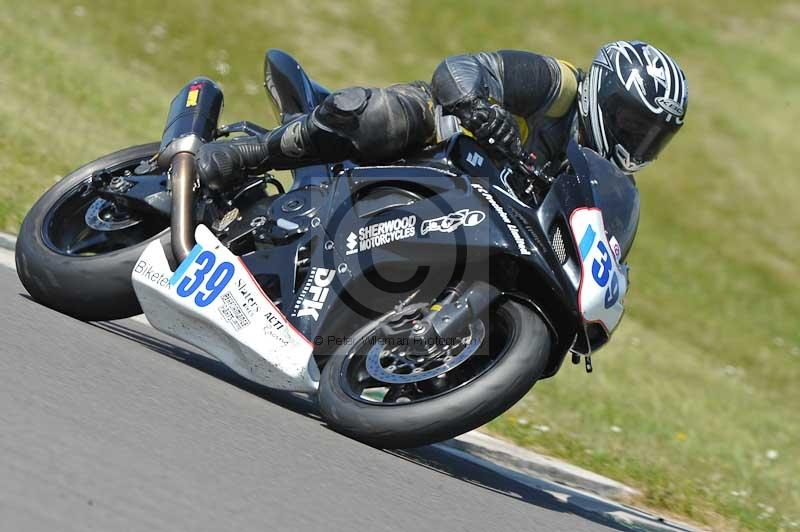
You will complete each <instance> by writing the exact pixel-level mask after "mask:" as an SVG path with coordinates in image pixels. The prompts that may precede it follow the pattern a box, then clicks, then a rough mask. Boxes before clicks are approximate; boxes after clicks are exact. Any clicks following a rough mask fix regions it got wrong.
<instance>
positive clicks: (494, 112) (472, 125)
mask: <svg viewBox="0 0 800 532" xmlns="http://www.w3.org/2000/svg"><path fill="white" fill-rule="evenodd" d="M466 126H467V128H468V129H469V130H470V131H472V133H473V135H475V138H476V139H477V140H478V142H479V143H480V144H481V145H482V146H483V147H484V148H486V149H487V150H489V151H490V152H492V153H494V154H495V155H500V156H503V157H507V158H509V159H512V160H519V159H521V158H522V157H523V151H522V139H521V137H520V131H519V125H518V124H517V120H516V119H515V118H514V115H512V114H511V113H510V112H508V111H507V110H505V109H503V108H502V107H500V106H499V105H497V104H494V105H489V104H488V103H487V102H484V101H480V100H479V101H477V102H475V103H474V104H473V105H472V112H471V113H470V115H469V117H468V118H467V120H466Z"/></svg>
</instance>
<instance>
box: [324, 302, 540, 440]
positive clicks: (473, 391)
mask: <svg viewBox="0 0 800 532" xmlns="http://www.w3.org/2000/svg"><path fill="white" fill-rule="evenodd" d="M492 319H493V320H494V319H505V320H508V322H509V324H510V325H511V327H510V328H509V329H508V330H509V331H510V333H509V335H508V338H507V340H506V347H505V352H504V354H503V355H502V356H501V357H500V358H499V359H498V360H497V362H495V363H494V365H493V366H491V367H490V368H489V369H488V370H487V371H485V372H484V373H482V374H480V375H478V376H477V377H476V378H475V379H474V380H472V381H469V382H467V383H466V384H464V385H463V386H460V387H458V388H456V389H454V390H452V391H449V392H447V393H445V394H443V395H439V396H435V397H431V398H430V399H425V400H422V401H419V402H413V403H407V404H381V403H370V402H366V401H361V400H358V399H355V398H354V397H353V396H352V395H351V394H348V393H347V391H345V388H344V384H343V383H344V380H343V379H345V378H346V376H345V373H346V372H345V371H343V368H344V367H345V363H346V361H347V360H348V357H350V355H351V352H352V350H355V349H357V348H358V345H359V344H361V343H362V342H363V341H364V340H365V339H368V338H369V337H370V336H372V335H373V333H374V332H375V330H376V328H377V322H376V323H373V324H370V325H368V326H366V327H364V328H363V329H361V330H360V331H358V332H357V333H356V334H355V335H354V337H353V339H354V342H353V343H351V344H349V345H347V346H344V347H342V348H340V349H339V350H338V351H337V352H336V353H335V354H334V355H333V356H332V357H331V358H330V360H329V361H328V363H327V364H326V366H325V367H324V369H323V371H322V377H321V380H320V388H319V402H320V409H321V412H322V416H323V418H324V419H325V421H327V423H328V425H329V426H330V427H331V428H333V429H334V430H336V431H338V432H341V433H343V434H346V435H347V436H350V437H352V438H355V439H357V440H360V441H363V442H365V443H368V444H370V445H374V446H376V447H383V448H405V447H416V446H420V445H426V444H429V443H434V442H437V441H442V440H445V439H448V438H452V437H454V436H457V435H459V434H462V433H464V432H467V431H470V430H472V429H475V428H477V427H479V426H481V425H483V424H485V423H488V422H489V421H491V420H492V419H494V418H495V417H497V416H499V415H500V414H502V413H503V412H505V411H506V410H507V409H508V408H510V407H511V406H512V405H514V403H516V402H517V401H519V400H520V399H521V398H522V397H523V396H524V395H525V394H526V393H527V392H528V391H529V390H530V389H531V387H532V386H533V385H534V384H535V383H536V381H537V380H538V379H539V378H540V377H541V375H542V373H543V372H544V369H545V367H546V364H547V360H548V357H549V354H550V345H551V339H550V333H549V331H548V329H547V327H546V326H545V324H544V322H543V321H542V319H541V318H540V317H539V315H538V314H537V313H536V312H534V311H533V310H532V309H530V308H528V307H527V306H525V305H523V304H521V303H518V302H516V301H512V300H506V301H504V302H503V303H501V304H500V305H498V308H497V312H496V313H495V315H494V316H493V317H492ZM485 325H486V328H487V329H489V327H490V326H491V325H492V321H491V320H489V321H485ZM487 338H488V337H487ZM353 356H363V355H353Z"/></svg>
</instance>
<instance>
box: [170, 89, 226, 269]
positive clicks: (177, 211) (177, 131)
mask: <svg viewBox="0 0 800 532" xmlns="http://www.w3.org/2000/svg"><path fill="white" fill-rule="evenodd" d="M222 106H223V95H222V90H221V89H220V88H219V86H217V84H216V83H214V82H213V81H211V80H210V79H208V78H196V79H193V80H192V81H190V82H189V83H187V84H186V85H185V86H184V87H183V88H182V89H181V90H180V91H179V92H178V94H177V95H176V96H175V98H174V99H173V100H172V104H171V105H170V109H169V115H168V116H167V125H166V126H165V127H164V133H163V135H162V137H161V147H160V149H159V152H158V165H159V167H160V168H161V169H162V170H167V169H170V173H169V175H170V183H171V188H172V212H171V214H170V229H171V247H172V254H173V256H174V257H175V260H176V261H177V262H178V264H180V263H181V262H183V259H185V258H186V256H187V255H188V254H189V252H190V251H191V250H192V248H193V247H194V244H195V241H194V230H195V225H196V224H195V219H194V203H195V194H194V191H195V180H196V174H197V169H196V166H195V160H194V156H195V154H196V153H197V150H198V149H200V146H202V145H203V144H205V143H206V142H211V141H212V140H214V132H215V131H216V128H217V124H218V122H219V115H220V113H221V112H222Z"/></svg>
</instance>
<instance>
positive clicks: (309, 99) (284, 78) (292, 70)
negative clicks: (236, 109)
mask: <svg viewBox="0 0 800 532" xmlns="http://www.w3.org/2000/svg"><path fill="white" fill-rule="evenodd" d="M264 86H265V87H266V88H267V93H268V94H269V96H270V99H271V100H272V104H273V107H274V111H275V115H276V119H277V120H278V123H280V124H285V123H286V122H287V121H289V120H291V118H292V117H294V116H297V115H298V114H301V113H308V112H311V110H312V109H314V108H315V107H316V106H317V105H319V104H320V103H321V102H322V100H324V99H325V98H326V97H327V96H328V95H329V94H330V91H328V90H327V89H326V88H324V87H322V86H321V85H319V84H318V83H316V82H314V81H313V80H312V79H311V78H309V77H308V74H306V72H305V71H304V70H303V67H301V66H300V64H299V63H298V62H297V60H295V58H293V57H292V56H291V55H289V54H287V53H286V52H284V51H283V50H278V49H271V50H267V53H266V56H265V58H264Z"/></svg>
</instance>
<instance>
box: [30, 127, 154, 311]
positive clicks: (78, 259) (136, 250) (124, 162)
mask: <svg viewBox="0 0 800 532" xmlns="http://www.w3.org/2000/svg"><path fill="white" fill-rule="evenodd" d="M158 147H159V144H158V143H151V144H144V145H141V146H134V147H131V148H126V149H123V150H120V151H118V152H115V153H112V154H110V155H106V156H105V157H102V158H100V159H98V160H96V161H93V162H91V163H89V164H87V165H85V166H83V167H81V168H79V169H77V170H75V171H73V172H72V173H70V174H69V175H67V176H66V177H64V178H63V179H62V180H61V181H59V182H58V183H57V184H56V185H55V186H53V187H52V188H51V189H50V190H48V191H47V192H46V193H45V194H44V195H43V196H42V197H41V198H40V199H39V200H38V201H37V202H36V203H35V204H34V205H33V207H32V208H31V210H30V212H28V214H27V215H26V216H25V220H24V221H23V222H22V227H21V228H20V232H19V236H18V238H17V246H16V263H17V273H18V275H19V278H20V281H22V284H23V286H24V287H25V289H26V290H27V291H28V293H30V295H31V296H32V297H33V299H35V300H36V301H38V302H39V303H42V304H43V305H46V306H48V307H50V308H52V309H54V310H57V311H59V312H63V313H64V314H68V315H70V316H73V317H75V318H78V319H80V320H85V321H97V320H113V319H121V318H127V317H130V316H134V315H136V314H139V313H141V307H140V306H139V302H138V300H137V299H136V295H135V293H134V291H133V285H132V284H131V271H132V270H133V267H134V265H135V262H136V259H137V258H138V257H139V255H141V253H142V251H143V250H144V248H145V247H146V246H147V244H149V243H150V242H152V241H153V240H156V239H158V238H164V237H166V236H167V235H168V227H169V219H168V218H164V219H163V220H161V219H158V217H157V216H153V217H152V218H150V217H148V218H145V219H143V220H141V221H140V222H137V224H136V225H134V226H131V227H126V224H125V223H119V224H118V226H119V227H120V228H121V229H119V230H115V231H111V232H108V234H102V232H100V231H94V232H92V230H91V228H89V227H88V226H87V225H86V222H83V221H82V219H81V217H85V216H86V211H87V210H88V209H89V208H91V204H92V203H94V202H95V201H97V197H96V196H95V197H92V196H91V194H90V193H89V192H86V191H85V189H86V190H88V187H87V183H88V182H89V181H90V179H91V175H92V174H93V173H94V172H96V171H99V170H103V169H109V170H111V171H112V175H113V174H115V173H121V172H124V171H125V170H126V169H130V168H134V167H135V166H136V165H137V164H138V163H139V162H141V161H142V160H145V159H149V158H150V157H152V156H153V155H154V154H155V153H157V152H158ZM70 213H71V214H70ZM81 223H83V225H81ZM92 239H94V240H92ZM114 239H116V240H114ZM164 241H167V242H168V239H167V238H164ZM93 243H94V244H93ZM87 245H88V247H87Z"/></svg>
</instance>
